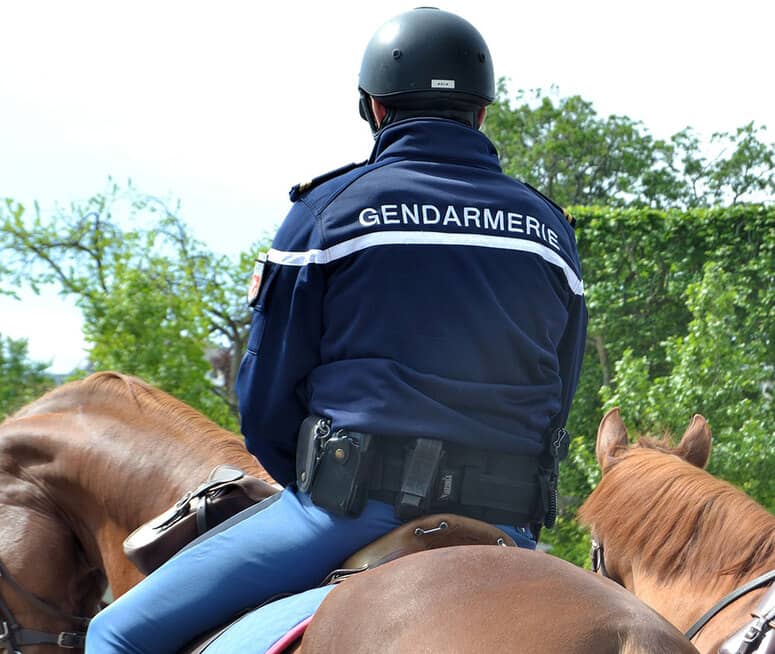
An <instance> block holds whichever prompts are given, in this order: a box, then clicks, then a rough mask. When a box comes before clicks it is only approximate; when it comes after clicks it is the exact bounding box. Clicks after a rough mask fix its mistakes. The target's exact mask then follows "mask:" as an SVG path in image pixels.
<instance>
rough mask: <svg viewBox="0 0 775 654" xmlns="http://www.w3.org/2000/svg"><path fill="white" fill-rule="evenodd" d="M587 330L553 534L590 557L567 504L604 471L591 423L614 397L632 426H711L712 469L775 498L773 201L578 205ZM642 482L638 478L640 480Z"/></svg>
mask: <svg viewBox="0 0 775 654" xmlns="http://www.w3.org/2000/svg"><path fill="white" fill-rule="evenodd" d="M577 219H578V229H577V236H578V242H579V250H580V253H581V257H582V261H583V265H584V284H585V293H586V297H587V303H588V305H589V314H590V322H589V330H588V340H587V348H586V353H585V360H584V368H583V371H582V377H581V380H580V383H579V389H578V392H577V395H576V398H575V400H574V404H573V409H572V411H571V415H570V419H569V424H568V426H569V429H570V431H571V433H572V434H573V435H574V436H575V438H574V439H573V441H572V447H571V454H570V457H569V459H568V460H567V461H566V462H565V464H563V471H562V474H561V477H560V490H561V495H562V496H563V500H564V501H563V502H562V503H561V506H562V507H563V508H564V511H563V513H562V515H561V520H558V529H556V530H554V531H550V532H547V533H546V536H545V539H546V541H547V542H550V543H551V544H552V546H553V548H554V549H553V551H554V552H555V553H558V554H560V555H562V556H564V557H566V558H569V559H570V560H573V561H575V562H576V563H580V564H583V563H584V561H585V559H586V552H587V551H588V549H587V547H585V546H582V545H580V543H584V542H585V539H584V538H583V537H582V534H581V533H580V532H579V531H578V527H577V526H576V524H575V521H574V519H573V515H574V513H575V510H576V509H577V507H578V506H579V504H580V503H581V502H582V501H583V499H584V498H585V497H586V496H587V495H588V494H589V492H591V490H592V488H593V487H594V486H595V484H596V483H597V481H598V479H599V470H598V466H597V462H596V460H595V456H594V446H595V437H596V432H597V425H598V423H599V421H600V418H601V417H602V415H603V414H604V412H605V411H606V410H607V409H609V408H611V407H612V406H614V405H618V406H620V407H621V409H622V414H623V416H624V419H625V421H626V422H627V424H628V426H629V427H630V428H631V429H632V430H633V431H635V432H640V433H650V434H657V435H661V434H663V433H666V432H670V433H674V434H677V435H679V436H680V434H681V433H683V430H684V429H685V428H686V426H687V425H688V423H689V420H690V418H691V416H692V415H693V414H694V413H702V414H703V415H704V416H705V417H706V418H707V419H708V421H709V422H710V425H711V429H712V431H713V434H714V452H713V455H712V457H711V463H710V470H711V472H713V473H714V474H716V475H718V476H720V477H722V478H724V479H727V480H728V481H731V482H732V483H734V484H736V485H737V486H739V487H741V488H742V489H744V490H745V491H747V492H748V493H750V494H751V495H752V496H753V497H754V498H755V499H757V500H758V501H759V502H761V503H762V504H763V505H764V506H766V507H768V508H770V510H772V509H773V507H775V486H773V482H772V479H771V478H772V474H771V471H772V470H773V469H775V450H774V449H773V447H772V425H773V424H775V402H774V401H773V387H774V386H775V369H774V367H773V363H774V362H775V207H772V206H764V205H746V204H736V205H734V206H731V207H729V208H726V209H710V210H709V209H693V210H691V211H677V210H673V211H668V212H663V211H656V210H653V209H632V208H630V209H612V208H608V209H604V208H594V209H580V210H579V211H578V212H577ZM634 483H635V482H634Z"/></svg>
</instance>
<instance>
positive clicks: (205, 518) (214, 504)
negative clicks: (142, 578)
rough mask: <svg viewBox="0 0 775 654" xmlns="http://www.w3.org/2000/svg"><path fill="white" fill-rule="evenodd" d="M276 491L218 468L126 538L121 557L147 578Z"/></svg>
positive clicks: (239, 472) (234, 470) (233, 469)
mask: <svg viewBox="0 0 775 654" xmlns="http://www.w3.org/2000/svg"><path fill="white" fill-rule="evenodd" d="M277 491H278V489H277V488H276V487H274V486H272V485H270V484H267V483H266V482H265V481H262V480H260V479H257V478H256V477H251V476H249V475H246V474H245V472H243V471H242V470H240V469H239V468H236V467H234V466H230V465H221V466H217V467H216V468H214V469H213V471H212V472H211V473H210V475H209V477H208V478H207V480H206V481H205V482H204V483H202V484H201V485H199V486H198V487H197V488H196V489H195V490H193V491H190V492H188V493H186V494H185V495H184V496H183V497H181V498H180V499H179V500H178V501H177V502H175V504H174V505H173V506H172V507H170V508H169V509H167V510H166V511H164V512H163V513H161V514H159V515H158V516H156V517H155V518H153V519H151V520H149V521H148V522H146V523H145V524H144V525H141V526H140V527H138V528H137V529H135V530H134V531H133V532H132V533H131V534H129V536H127V537H126V539H125V540H124V554H125V555H126V557H127V558H128V559H129V560H130V561H131V562H132V563H134V564H135V567H137V569H138V570H140V572H142V573H143V574H146V575H147V574H150V573H151V572H153V571H154V570H156V568H158V567H159V566H160V565H161V564H162V563H164V562H165V561H167V560H168V559H170V558H171V557H172V556H173V555H174V554H176V553H177V552H179V551H180V550H181V549H182V548H183V547H184V546H186V545H188V543H190V542H191V541H192V540H194V539H195V538H197V537H198V536H201V535H202V534H204V533H205V532H206V531H208V530H210V529H212V528H213V527H215V526H216V525H219V524H220V523H221V522H223V521H224V520H226V519H227V518H230V517H231V516H233V515H235V514H237V513H239V512H240V511H242V510H243V509H246V508H248V507H250V506H252V505H254V504H255V503H256V502H260V501H261V500H264V499H266V498H267V497H269V496H270V495H273V494H274V493H276V492H277Z"/></svg>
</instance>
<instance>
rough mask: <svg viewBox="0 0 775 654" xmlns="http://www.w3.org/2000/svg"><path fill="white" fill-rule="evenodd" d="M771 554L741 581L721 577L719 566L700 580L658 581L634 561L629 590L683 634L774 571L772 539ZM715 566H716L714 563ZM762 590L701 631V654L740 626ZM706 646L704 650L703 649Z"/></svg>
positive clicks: (774, 542)
mask: <svg viewBox="0 0 775 654" xmlns="http://www.w3.org/2000/svg"><path fill="white" fill-rule="evenodd" d="M770 551H772V552H773V555H772V556H771V557H769V559H765V560H763V561H762V562H761V563H760V564H759V565H757V567H755V568H752V569H751V570H750V571H749V572H748V573H747V574H746V575H744V577H743V578H736V577H735V576H733V575H724V574H722V573H721V572H720V571H719V568H718V566H709V568H710V572H709V573H708V574H707V575H705V576H704V577H702V576H697V575H690V574H685V575H681V576H678V577H676V578H673V579H670V580H669V581H660V580H658V579H657V578H655V576H654V575H653V574H651V573H650V572H649V571H648V570H647V569H644V567H643V566H639V565H638V563H637V561H636V562H634V563H633V566H632V569H633V576H632V581H631V584H628V587H630V586H631V587H630V590H631V591H632V592H633V593H634V594H635V595H637V596H638V598H640V599H641V600H643V601H644V602H645V603H646V604H648V605H649V606H651V608H653V609H654V610H655V611H656V612H657V613H659V614H660V615H663V616H664V617H665V618H667V619H668V620H669V621H670V622H671V623H673V624H674V625H675V626H676V627H677V628H678V629H679V630H680V631H682V632H686V631H687V630H688V629H689V628H690V627H691V626H692V625H694V623H695V622H697V620H699V619H700V617H702V616H703V615H704V614H705V613H706V612H708V611H709V610H710V609H711V608H713V607H714V606H715V605H716V604H717V603H718V602H720V601H721V600H722V599H724V598H725V597H727V595H729V594H730V593H732V592H733V591H735V590H736V589H737V588H739V587H741V586H743V585H744V584H745V583H747V582H748V581H751V580H752V579H755V578H756V577H758V576H760V575H762V574H764V573H766V572H768V571H770V570H774V569H775V535H773V538H772V544H771V547H770ZM714 563H715V562H714ZM763 592H764V591H763V590H755V591H752V592H750V593H747V594H746V595H744V596H742V597H741V598H740V599H738V600H737V601H735V602H734V603H733V604H730V605H729V607H728V608H727V609H725V610H724V611H722V612H720V613H719V614H718V615H717V616H716V617H714V618H713V620H711V622H709V623H708V626H706V627H705V628H703V630H702V631H701V632H700V634H699V636H698V640H697V641H696V642H695V644H696V645H697V646H698V649H699V650H700V651H701V652H705V651H708V652H716V651H717V650H718V642H719V641H723V640H724V638H725V637H726V636H728V635H729V634H730V633H731V632H732V631H733V630H735V629H737V628H738V627H739V626H741V625H742V624H743V623H744V622H745V620H746V619H747V618H748V616H749V615H750V613H751V610H753V608H754V607H755V605H756V603H757V602H758V600H759V598H760V597H761V595H762V593H763ZM706 646H707V649H706Z"/></svg>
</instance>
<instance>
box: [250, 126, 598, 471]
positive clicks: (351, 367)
mask: <svg viewBox="0 0 775 654" xmlns="http://www.w3.org/2000/svg"><path fill="white" fill-rule="evenodd" d="M291 197H292V199H293V200H295V203H294V205H293V207H292V209H291V211H290V213H289V214H288V216H287V218H286V219H285V221H284V223H283V224H282V226H281V227H280V229H279V231H278V232H277V235H276V237H275V239H274V242H273V244H272V249H271V250H270V251H269V253H268V261H267V263H266V265H265V269H264V274H263V278H262V281H261V287H260V292H259V296H258V300H257V302H256V304H255V306H254V314H253V323H252V326H251V331H250V337H249V342H248V349H247V354H246V355H245V358H244V360H243V362H242V366H241V368H240V373H239V377H238V379H237V395H238V397H239V406H240V411H241V414H242V431H243V433H244V434H245V438H246V443H247V447H248V449H249V450H250V451H251V452H252V453H254V454H255V455H256V456H257V457H258V459H259V460H260V461H261V463H262V464H263V465H264V467H265V468H266V469H267V471H268V472H269V473H270V474H271V475H272V476H273V477H274V478H275V479H276V480H277V481H278V482H280V483H282V484H287V483H289V482H291V481H293V479H294V458H295V450H296V438H297V430H298V428H299V426H300V424H301V422H302V420H303V419H304V418H305V417H306V416H308V415H310V414H316V415H323V416H328V417H330V418H331V419H332V421H333V426H334V428H349V429H352V430H355V431H364V432H370V433H372V434H377V435H380V436H384V437H389V438H409V437H421V436H424V437H437V438H441V439H444V440H447V441H451V442H455V443H459V444H465V445H471V446H475V447H478V448H481V449H486V450H492V451H496V452H509V453H513V454H527V455H534V454H539V453H541V452H542V451H543V447H544V445H543V443H544V437H545V435H546V434H547V433H548V431H549V430H550V429H551V428H553V427H556V426H562V425H564V424H565V420H566V418H567V416H568V411H569V409H570V404H571V400H572V398H573V394H574V392H575V389H576V384H577V381H578V377H579V371H580V368H581V361H582V355H583V351H584V340H585V332H586V321H587V315H586V308H585V304H584V295H583V285H582V280H581V268H580V264H579V258H578V252H577V249H576V242H575V237H574V233H573V228H572V226H571V225H570V224H569V223H568V220H567V219H566V217H565V216H564V215H563V212H562V210H560V208H559V207H557V206H556V205H555V204H553V203H552V202H550V201H548V200H547V199H546V198H545V197H544V196H542V195H540V194H539V193H537V192H536V191H535V190H533V189H531V188H530V187H528V186H526V185H525V184H523V183H521V182H519V181H516V180H514V179H513V178H510V177H508V176H506V175H504V174H503V173H502V172H501V169H500V165H499V163H498V156H497V152H496V151H495V148H494V146H493V145H492V143H491V142H490V141H489V140H488V139H487V137H485V136H484V135H483V134H482V133H480V132H478V131H476V130H473V129H471V128H469V127H466V126H465V125H463V124H459V123H456V122H454V121H451V120H445V119H435V118H429V119H417V120H407V121H402V122H399V123H396V124H395V125H393V126H390V127H388V128H386V129H385V130H384V131H383V132H381V134H380V135H379V136H378V138H377V140H376V143H375V146H374V151H373V153H372V155H371V158H370V159H369V160H368V161H367V162H366V163H364V164H362V165H359V166H356V167H352V168H350V169H349V170H346V171H343V172H341V173H340V174H338V175H334V176H333V178H332V179H329V180H327V181H325V182H323V183H320V184H318V185H317V186H315V187H314V188H312V189H310V190H308V191H307V192H303V191H301V190H300V189H299V188H295V189H294V190H293V191H292V194H291Z"/></svg>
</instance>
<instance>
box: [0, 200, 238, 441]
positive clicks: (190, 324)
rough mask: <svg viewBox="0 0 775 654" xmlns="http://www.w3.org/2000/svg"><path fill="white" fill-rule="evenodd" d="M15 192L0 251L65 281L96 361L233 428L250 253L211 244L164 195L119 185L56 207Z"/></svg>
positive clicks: (11, 272) (11, 277)
mask: <svg viewBox="0 0 775 654" xmlns="http://www.w3.org/2000/svg"><path fill="white" fill-rule="evenodd" d="M35 209H36V211H35V215H34V216H32V217H30V216H28V215H27V212H26V211H25V208H24V207H23V206H22V205H20V204H18V203H14V202H12V201H8V202H7V203H6V206H5V211H4V212H3V213H0V251H2V252H3V261H4V264H5V268H6V270H5V278H6V280H7V281H9V282H11V286H16V285H18V286H24V285H27V286H29V287H30V288H32V289H33V290H37V289H39V288H40V287H41V286H42V285H44V284H55V285H56V286H58V287H59V288H60V290H61V292H62V293H63V294H64V295H68V296H72V297H73V298H74V299H75V303H76V306H77V307H78V308H79V309H80V310H81V312H82V315H83V321H84V322H83V324H84V327H83V329H84V336H85V339H86V342H87V343H88V344H89V346H90V348H89V354H88V358H89V364H90V367H91V368H92V369H97V370H103V369H113V370H119V371H121V372H125V373H128V374H134V375H138V376H140V377H142V378H144V379H146V380H148V381H150V382H151V383H154V384H156V385H158V386H160V387H161V388H163V389H165V390H166V391H168V392H170V393H172V394H173V395H175V396H177V397H179V398H180V399H182V400H184V401H186V402H188V403H189V404H191V405H193V406H195V407H197V408H198V409H200V410H201V411H203V412H204V413H206V414H207V415H209V416H210V417H211V418H213V419H214V420H216V421H217V422H219V423H221V424H223V425H224V426H227V427H229V428H232V429H235V428H236V426H237V406H236V400H235V397H234V390H233V386H234V383H233V382H234V379H235V376H236V370H237V367H238V365H239V361H240V358H241V356H242V353H243V351H244V348H245V345H246V342H247V341H246V339H247V331H248V325H249V320H250V313H249V310H248V309H247V307H246V305H245V299H244V297H245V296H244V289H245V288H246V285H247V280H246V279H245V272H246V271H248V272H249V271H250V266H249V264H248V262H247V255H245V256H243V257H242V258H241V260H240V261H239V262H238V263H235V262H232V261H231V260H229V258H228V257H225V256H219V255H216V254H214V253H212V252H210V251H208V250H207V249H206V248H205V247H204V246H203V244H201V243H199V242H198V241H197V240H196V239H194V238H193V236H192V235H191V233H190V230H189V228H188V227H187V225H186V223H185V222H184V221H183V220H182V219H180V218H179V217H178V216H177V215H176V214H175V213H173V212H172V211H170V210H169V209H168V208H167V207H166V205H164V204H163V203H162V202H160V201H159V200H157V199H155V198H151V197H148V196H144V195H142V194H140V193H138V192H137V191H136V190H135V189H133V188H132V187H131V186H130V187H129V188H128V189H121V188H119V187H118V186H117V185H112V186H111V188H110V189H109V190H108V192H107V193H103V194H98V195H95V196H94V197H92V198H91V199H89V200H88V201H87V202H86V203H85V204H83V205H75V206H72V207H70V209H69V210H68V211H65V212H58V213H56V214H55V215H53V216H51V217H46V218H44V217H42V216H41V215H40V211H39V209H38V208H37V207H36V208H35Z"/></svg>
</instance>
